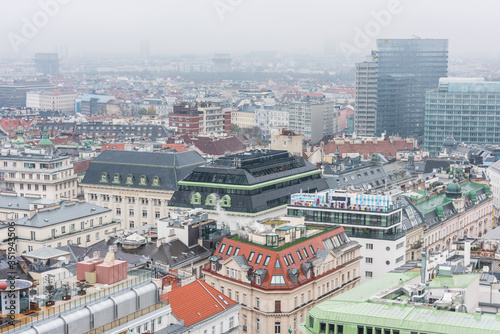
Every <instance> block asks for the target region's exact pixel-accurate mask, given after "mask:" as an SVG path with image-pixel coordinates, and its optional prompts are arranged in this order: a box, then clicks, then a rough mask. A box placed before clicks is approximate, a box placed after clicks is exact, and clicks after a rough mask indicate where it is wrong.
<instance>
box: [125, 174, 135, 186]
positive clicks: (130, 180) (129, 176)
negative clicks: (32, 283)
mask: <svg viewBox="0 0 500 334" xmlns="http://www.w3.org/2000/svg"><path fill="white" fill-rule="evenodd" d="M125 183H126V184H134V176H133V175H132V174H128V175H127V180H126V182H125Z"/></svg>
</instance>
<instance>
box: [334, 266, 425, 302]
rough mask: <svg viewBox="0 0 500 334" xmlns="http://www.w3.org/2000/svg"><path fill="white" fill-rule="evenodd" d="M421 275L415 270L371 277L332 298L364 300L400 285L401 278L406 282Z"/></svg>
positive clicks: (338, 299)
mask: <svg viewBox="0 0 500 334" xmlns="http://www.w3.org/2000/svg"><path fill="white" fill-rule="evenodd" d="M419 275H420V273H415V272H406V273H387V274H385V275H382V276H379V277H377V278H374V279H371V280H369V281H368V282H366V283H364V284H361V285H360V286H358V287H357V288H355V289H351V290H349V291H346V292H344V293H343V294H341V295H339V296H337V297H334V298H333V299H332V300H335V301H353V302H364V301H367V300H368V299H370V298H371V297H373V296H375V295H376V294H379V293H380V292H382V291H385V290H387V288H389V287H391V286H395V285H400V284H401V283H400V281H399V280H400V279H401V280H402V281H403V283H402V284H406V283H407V282H409V281H411V280H412V279H414V278H415V277H417V276H419Z"/></svg>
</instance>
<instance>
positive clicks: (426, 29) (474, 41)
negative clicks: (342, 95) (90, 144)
mask: <svg viewBox="0 0 500 334" xmlns="http://www.w3.org/2000/svg"><path fill="white" fill-rule="evenodd" d="M54 4H55V5H54ZM3 6H4V9H6V10H3V11H2V12H1V13H0V20H1V23H0V32H1V35H2V38H1V40H0V57H2V58H12V57H17V58H21V59H22V58H27V57H31V56H32V55H33V54H34V53H37V52H55V50H56V49H57V48H67V50H68V55H69V56H71V57H78V56H91V55H126V56H134V55H138V54H139V53H140V43H141V40H148V41H149V48H150V54H151V56H153V57H154V56H179V55H205V56H210V55H213V54H215V53H230V54H231V55H235V56H238V55H245V54H248V53H251V52H253V51H275V52H277V53H279V54H299V55H312V56H322V55H325V54H326V53H328V54H332V53H337V54H340V55H342V54H344V55H346V51H345V50H346V48H347V49H349V50H351V51H352V50H354V51H353V52H348V53H349V58H351V59H352V60H353V62H354V61H358V60H360V59H363V58H364V57H365V56H366V55H367V54H369V51H370V50H372V49H374V48H375V41H376V39H379V38H388V39H394V38H412V37H414V36H418V37H420V38H433V39H434V38H436V39H448V40H449V57H450V59H453V58H461V57H474V58H485V59H488V58H492V57H497V56H498V55H500V46H498V45H496V44H495V43H484V39H485V37H486V36H489V35H490V34H492V32H493V31H495V30H498V28H500V21H498V20H497V19H496V17H495V16H496V13H497V10H495V9H496V8H500V4H498V2H494V1H493V0H489V1H483V2H481V3H474V6H471V4H470V3H465V1H458V2H457V1H453V2H452V1H448V0H446V1H441V2H439V3H435V2H433V1H429V0H424V1H405V0H399V1H398V0H389V1H387V0H385V1H369V0H362V1H357V2H331V1H323V0H321V1H315V2H313V3H311V2H302V1H300V2H299V1H282V0H279V1H273V2H264V1H262V0H259V1H253V2H249V1H244V0H209V1H200V0H196V1H190V2H181V1H169V2H168V3H159V2H155V1H141V2H135V1H131V0H125V1H120V2H98V1H96V0H90V1H85V2H78V1H75V0H64V1H62V0H59V1H58V0H39V1H34V0H29V1H22V2H8V3H7V1H3ZM390 8H394V11H393V12H392V13H391V12H390ZM382 12H383V13H385V14H387V13H389V16H387V15H386V16H384V15H383V14H380V13H382ZM380 15H382V16H380ZM464 17H466V18H467V19H466V20H465V19H464ZM36 19H38V20H39V21H38V22H39V26H36V25H34V26H35V29H34V31H33V29H32V30H31V31H29V29H28V28H26V26H27V25H28V26H29V24H32V25H33V24H34V22H35V20H36ZM377 20H378V21H377ZM27 22H28V23H27ZM370 25H371V26H370ZM377 25H378V29H377ZM369 27H372V28H374V29H375V30H372V31H371V32H370V35H371V36H368V35H367V38H364V39H362V43H360V37H359V35H360V31H361V32H364V33H365V35H366V29H368V28H369ZM471 27H473V28H471ZM26 31H28V32H29V34H26Z"/></svg>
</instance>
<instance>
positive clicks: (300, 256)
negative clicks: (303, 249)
mask: <svg viewBox="0 0 500 334" xmlns="http://www.w3.org/2000/svg"><path fill="white" fill-rule="evenodd" d="M297 256H298V257H299V259H300V261H304V258H303V257H302V253H300V251H299V250H298V249H297Z"/></svg>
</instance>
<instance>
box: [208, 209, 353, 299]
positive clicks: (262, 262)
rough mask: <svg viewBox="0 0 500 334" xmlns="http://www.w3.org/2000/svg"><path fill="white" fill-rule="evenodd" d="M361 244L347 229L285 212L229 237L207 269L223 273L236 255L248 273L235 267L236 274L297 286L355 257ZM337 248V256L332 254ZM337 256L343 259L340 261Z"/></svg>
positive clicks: (257, 282) (264, 283)
mask: <svg viewBox="0 0 500 334" xmlns="http://www.w3.org/2000/svg"><path fill="white" fill-rule="evenodd" d="M359 247H360V246H359V245H358V244H357V243H356V242H353V241H351V240H350V239H349V237H347V235H346V234H345V233H344V230H343V229H342V228H338V227H336V228H334V229H325V228H313V227H311V228H307V227H306V226H305V225H304V224H303V219H301V218H297V217H283V218H282V219H279V220H275V219H273V220H267V221H264V222H260V223H254V224H253V225H251V227H246V228H245V229H244V230H243V231H240V233H239V234H238V235H234V236H232V237H229V238H224V239H223V240H222V242H221V244H220V245H219V247H218V248H217V249H216V251H215V252H214V254H213V256H212V257H210V259H209V261H210V263H211V264H210V265H208V266H207V267H206V270H207V271H209V272H214V273H217V272H218V271H219V270H220V269H221V267H220V266H221V265H222V264H227V263H228V261H229V260H231V261H235V264H237V266H238V268H239V269H240V270H242V272H244V273H245V275H244V276H243V277H244V278H242V275H241V273H240V274H239V275H237V274H236V271H235V274H234V278H235V279H239V280H242V281H243V282H246V280H248V284H250V285H253V286H256V287H261V288H264V289H271V290H272V289H280V288H293V287H295V286H297V285H301V284H304V283H306V282H308V281H310V280H312V279H313V278H314V277H315V276H317V275H320V270H319V268H320V267H322V270H321V274H326V272H328V271H330V270H333V271H335V270H337V269H339V268H340V267H339V266H342V264H343V263H344V262H350V261H351V260H355V259H356V257H354V255H353V254H354V253H351V252H354V250H356V249H358V248H359ZM331 252H333V254H335V255H333V256H329V254H330V253H331ZM342 254H349V255H348V256H346V257H344V256H342ZM337 256H339V257H340V256H342V261H340V262H339V259H337V260H336V261H335V258H336V257H337ZM326 264H327V266H325V265H326ZM245 276H246V277H245ZM354 278H355V277H352V279H354ZM344 283H345V282H344Z"/></svg>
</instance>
